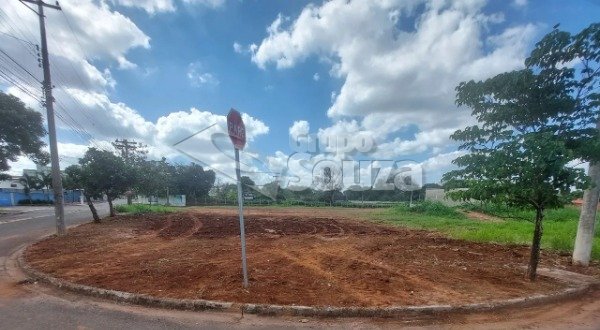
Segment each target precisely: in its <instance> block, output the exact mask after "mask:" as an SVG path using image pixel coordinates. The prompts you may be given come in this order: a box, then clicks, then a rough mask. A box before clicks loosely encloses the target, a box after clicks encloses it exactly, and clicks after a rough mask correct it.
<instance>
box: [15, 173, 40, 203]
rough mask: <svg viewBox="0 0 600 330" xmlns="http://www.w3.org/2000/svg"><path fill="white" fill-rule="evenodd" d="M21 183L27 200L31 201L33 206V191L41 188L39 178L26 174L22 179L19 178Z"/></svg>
mask: <svg viewBox="0 0 600 330" xmlns="http://www.w3.org/2000/svg"><path fill="white" fill-rule="evenodd" d="M19 182H20V183H21V184H22V185H23V190H24V192H25V194H26V195H27V199H29V203H30V204H31V203H32V200H31V190H35V189H37V188H36V187H38V186H39V179H38V178H37V176H32V175H29V174H27V173H25V174H23V176H22V177H21V178H19Z"/></svg>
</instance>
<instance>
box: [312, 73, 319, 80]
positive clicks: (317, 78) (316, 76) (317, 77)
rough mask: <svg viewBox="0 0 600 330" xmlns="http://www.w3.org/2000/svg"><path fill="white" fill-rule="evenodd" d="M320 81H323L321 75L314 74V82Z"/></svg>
mask: <svg viewBox="0 0 600 330" xmlns="http://www.w3.org/2000/svg"><path fill="white" fill-rule="evenodd" d="M319 79H321V76H319V73H315V74H313V80H314V81H319Z"/></svg>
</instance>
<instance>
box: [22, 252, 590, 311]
mask: <svg viewBox="0 0 600 330" xmlns="http://www.w3.org/2000/svg"><path fill="white" fill-rule="evenodd" d="M26 248H27V247H25V248H23V249H21V250H20V251H18V252H17V253H18V256H17V262H18V265H19V267H20V268H21V269H22V270H23V272H24V273H25V274H26V275H27V276H28V277H29V278H30V279H31V280H35V281H40V282H43V283H46V284H49V285H52V286H54V287H56V288H59V289H62V290H67V291H71V292H75V293H79V294H83V295H87V296H92V297H98V298H104V299H109V300H112V301H116V302H122V303H130V304H136V305H143V306H148V307H158V308H170V309H180V310H193V311H203V310H213V311H242V312H243V313H248V314H257V315H271V316H278V315H293V316H319V317H385V318H403V317H415V316H435V315H442V314H461V313H462V314H468V313H474V312H490V311H497V310H503V309H509V308H523V307H532V306H539V305H544V304H549V303H555V302H559V301H563V300H568V299H573V298H576V297H579V296H582V295H584V294H586V293H588V292H590V291H592V290H594V289H598V288H600V281H598V280H597V279H595V278H592V277H590V276H585V275H581V274H577V273H572V272H567V271H563V270H557V269H540V270H539V272H540V273H543V274H544V275H545V276H549V277H553V278H555V279H558V280H560V281H563V282H565V283H567V284H568V285H569V287H567V288H566V289H564V290H562V291H560V292H555V293H551V294H537V295H532V296H527V297H521V298H513V299H505V300H496V301H490V302H484V303H475V304H464V305H423V306H390V307H332V306H325V307H314V306H298V305H269V304H248V303H246V304H243V303H233V302H224V301H214V300H203V299H173V298H159V297H154V296H149V295H144V294H138V293H131V292H123V291H116V290H109V289H101V288H96V287H92V286H87V285H82V284H76V283H72V282H69V281H66V280H63V279H59V278H56V277H53V276H50V275H48V274H46V273H43V272H41V271H39V270H36V269H34V268H33V267H31V265H29V264H28V263H27V262H26V261H25V258H24V256H23V252H24V251H25V249H26ZM557 274H559V275H557ZM571 274H572V275H573V276H572V277H571V276H569V275H571Z"/></svg>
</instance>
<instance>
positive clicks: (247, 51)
mask: <svg viewBox="0 0 600 330" xmlns="http://www.w3.org/2000/svg"><path fill="white" fill-rule="evenodd" d="M61 5H62V7H63V9H64V13H58V12H48V13H47V14H48V15H47V16H48V32H49V34H51V36H50V39H49V44H50V52H51V60H52V65H53V73H54V84H55V85H56V87H55V94H56V98H57V99H59V100H60V102H61V106H60V107H59V109H58V112H59V115H61V117H63V118H64V119H61V120H60V121H59V141H60V142H61V144H60V146H59V147H60V149H61V156H62V162H63V164H61V165H63V167H64V165H68V164H70V163H73V162H75V161H76V158H77V157H78V156H80V155H81V154H82V153H83V152H84V151H85V149H86V148H87V147H88V146H97V147H102V148H110V142H111V141H113V140H114V139H115V138H131V139H136V140H137V141H140V142H143V143H145V144H147V145H148V146H149V148H150V155H151V157H162V156H165V157H167V158H169V159H171V160H173V161H179V162H186V161H190V159H189V157H186V156H183V155H181V154H180V153H178V152H177V151H175V150H173V149H172V148H171V147H170V145H172V143H173V142H174V141H176V140H177V139H178V138H180V137H183V136H186V134H190V133H193V132H195V131H197V130H198V129H201V128H203V127H205V126H208V125H210V124H212V123H217V124H218V125H217V126H219V127H220V128H221V129H222V128H223V125H224V117H223V116H224V115H226V113H227V111H228V110H229V108H231V107H235V108H236V109H238V110H239V111H241V112H243V113H246V114H247V115H248V116H249V117H247V119H248V123H247V125H248V133H249V138H250V141H249V145H248V152H247V153H246V157H247V160H248V161H249V159H250V156H252V157H254V158H256V159H260V160H261V161H262V163H263V165H259V164H258V163H255V164H250V165H249V167H248V171H250V172H251V171H252V170H254V171H255V172H262V171H273V172H278V171H281V170H282V169H283V168H285V165H284V164H285V163H286V161H287V157H288V156H289V155H290V153H291V152H292V149H291V148H290V146H289V138H290V135H293V136H294V137H296V136H298V135H300V136H302V135H303V134H305V133H307V132H310V133H314V134H317V135H318V137H320V138H323V137H326V136H350V137H351V136H357V134H358V133H360V132H366V133H368V134H370V138H371V139H372V140H373V141H374V143H375V145H376V146H377V147H376V148H375V149H374V150H372V151H371V152H368V153H367V152H365V153H363V154H360V155H356V154H348V153H341V152H335V151H333V150H325V151H329V153H326V154H328V156H330V158H332V159H334V160H336V161H341V160H343V159H355V160H356V159H374V160H383V159H392V160H400V159H410V160H413V161H414V162H415V163H418V164H420V165H421V166H422V167H423V169H424V171H425V172H426V179H425V181H426V182H435V181H438V180H439V178H440V175H441V173H443V172H444V171H446V170H447V169H449V168H450V166H451V165H450V161H451V160H452V159H453V158H455V157H456V156H458V155H460V153H459V152H457V150H456V145H455V144H453V143H452V142H451V141H450V140H449V139H448V136H449V135H450V134H451V132H453V131H454V130H456V129H459V128H461V127H464V126H465V125H467V124H469V123H472V118H470V116H469V113H468V111H467V110H465V109H457V108H456V106H454V104H453V97H454V95H453V88H454V86H456V84H457V83H458V82H460V81H463V80H468V79H485V78H487V77H491V76H493V75H495V74H497V73H500V72H504V71H508V70H514V69H519V68H521V67H522V63H523V60H524V58H525V57H526V56H527V54H528V53H529V51H530V50H531V47H532V46H533V44H534V43H535V41H537V40H539V39H540V38H541V37H542V36H543V35H544V34H545V33H547V32H548V31H550V29H551V27H552V26H553V25H555V24H557V23H560V24H561V25H560V26H561V29H564V30H567V31H570V32H578V31H579V30H581V29H582V28H584V27H586V26H587V25H589V24H590V23H592V22H594V20H597V19H598V17H600V3H599V2H598V1H568V2H567V1H557V0H555V1H531V0H530V1H526V0H517V1H482V0H481V1H480V0H469V1H467V0H465V1H434V2H428V1H418V0H411V1H408V0H405V1H400V0H399V1H350V2H346V1H345V0H344V1H337V0H334V1H331V2H320V1H274V0H260V1H259V0H143V1H131V0H106V1H92V0H83V1H70V0H69V1H67V0H65V1H61ZM0 9H2V11H1V12H0V32H2V33H0V45H1V46H0V48H2V49H3V50H5V51H7V52H8V53H9V54H11V56H13V58H16V59H19V60H20V61H21V64H22V65H24V66H26V67H29V68H30V71H31V72H32V73H33V74H34V75H35V76H37V77H41V70H40V69H39V68H38V67H37V65H36V62H35V61H36V60H35V58H34V56H32V55H31V54H30V51H29V50H28V49H27V45H26V43H25V42H23V41H22V40H26V41H27V42H31V43H34V44H35V43H39V36H38V35H37V33H36V31H37V22H36V18H35V16H34V15H33V13H31V12H30V11H29V10H28V9H27V8H25V7H24V6H23V5H22V4H20V3H19V2H18V1H16V0H15V1H4V2H2V4H1V5H0ZM11 13H12V14H14V15H12V14H11ZM7 14H11V15H7ZM8 16H10V17H8ZM14 37H17V38H18V39H22V40H21V41H19V40H16V38H14ZM2 60H6V59H2ZM2 63H3V64H5V63H6V62H2ZM5 67H6V65H5ZM14 71H15V72H14V73H15V74H17V75H18V77H19V78H20V79H19V80H18V81H19V84H20V85H21V86H20V87H26V89H27V90H28V91H30V93H24V92H23V91H22V88H17V86H14V85H15V84H14V83H11V82H8V81H2V80H0V87H1V88H2V89H3V90H4V91H7V92H10V93H13V94H15V95H17V96H19V97H21V98H22V99H23V100H24V101H25V102H26V103H27V104H28V105H30V106H31V107H33V108H36V109H39V108H40V107H39V102H38V100H37V98H39V87H38V86H37V85H36V82H35V81H32V80H31V79H29V78H28V77H27V76H26V75H25V74H23V73H20V74H19V73H18V72H17V70H16V69H15V70H14ZM36 93H37V94H36ZM32 94H33V95H32ZM36 95H38V96H37V97H36ZM211 132H212V131H211ZM207 133H210V132H207ZM213 133H214V132H213ZM208 144H210V136H208V135H207V136H205V137H198V139H196V140H195V141H192V142H191V143H190V144H188V145H186V146H185V148H186V150H185V151H186V153H189V154H191V155H192V156H193V157H195V158H198V159H201V160H203V161H205V162H206V163H207V164H210V165H211V166H212V167H214V168H215V169H217V170H221V171H223V172H224V173H230V170H231V162H230V159H229V158H228V157H224V156H223V155H218V154H216V153H215V150H212V149H211V150H209V149H210V148H208V147H207V145H208ZM320 157H324V156H323V155H319V156H316V157H315V159H317V160H319V159H321V158H320ZM31 166H32V164H31V162H30V161H28V160H27V159H24V158H22V159H20V160H19V161H18V162H16V163H15V164H13V172H14V173H17V172H20V170H21V169H22V168H26V167H31ZM296 174H297V175H300V176H302V175H303V174H305V173H296ZM257 180H258V181H268V180H269V177H261V175H257Z"/></svg>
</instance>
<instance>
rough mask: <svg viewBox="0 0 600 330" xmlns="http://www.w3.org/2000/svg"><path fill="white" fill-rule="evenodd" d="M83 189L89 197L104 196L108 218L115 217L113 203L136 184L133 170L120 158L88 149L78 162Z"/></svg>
mask: <svg viewBox="0 0 600 330" xmlns="http://www.w3.org/2000/svg"><path fill="white" fill-rule="evenodd" d="M79 164H80V165H81V171H82V177H83V179H82V183H83V184H84V189H85V190H87V191H88V192H89V193H90V195H91V196H97V195H98V194H105V195H106V198H107V200H108V205H109V208H110V216H111V217H112V216H114V215H115V210H114V207H113V201H114V199H115V198H117V197H119V196H121V195H123V194H124V193H125V192H126V191H127V190H128V189H129V188H130V187H132V186H133V184H134V183H135V182H136V173H135V170H134V168H133V167H132V166H131V165H129V164H127V163H125V160H123V159H122V158H121V157H117V156H115V155H114V154H113V153H111V152H109V151H104V150H98V149H96V148H90V149H88V151H87V152H86V153H85V155H84V156H83V158H81V159H80V160H79Z"/></svg>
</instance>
